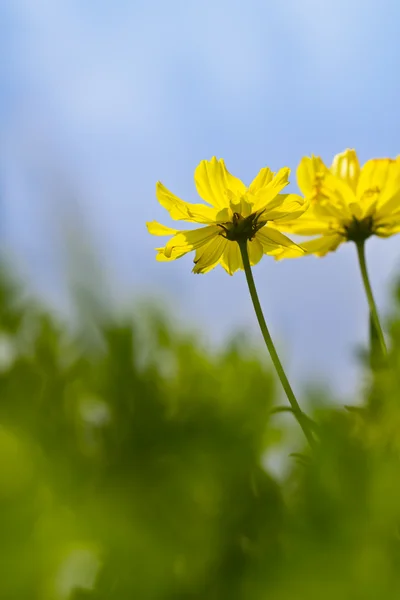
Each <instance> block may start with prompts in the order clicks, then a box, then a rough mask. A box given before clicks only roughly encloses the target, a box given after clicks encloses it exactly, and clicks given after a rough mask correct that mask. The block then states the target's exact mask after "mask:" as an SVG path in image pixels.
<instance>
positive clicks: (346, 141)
mask: <svg viewBox="0 0 400 600" xmlns="http://www.w3.org/2000/svg"><path fill="white" fill-rule="evenodd" d="M399 19H400V5H398V2H397V1H396V0H382V1H381V2H380V3H379V4H377V3H376V2H374V1H372V0H371V1H370V0H350V1H345V0H336V1H335V2H331V1H329V0H326V1H325V2H321V1H317V0H284V1H282V2H278V1H270V2H268V1H267V2H266V1H261V0H248V1H247V2H238V1H236V2H235V1H232V0H231V1H230V2H228V1H227V0H203V1H202V2H197V1H196V0H193V1H189V2H183V1H177V0H170V1H169V2H163V1H162V0H157V1H151V0H148V1H146V2H144V1H143V2H138V1H135V0H131V1H130V2H129V1H127V0H114V1H113V2H110V1H109V2H107V1H106V0H96V1H93V0H86V1H85V2H78V1H77V0H3V1H2V2H1V3H0V50H1V60H0V234H1V236H0V251H1V259H2V261H1V262H2V264H3V270H2V271H1V273H0V531H1V536H0V537H1V539H0V598H1V599H3V598H4V600H13V599H16V600H20V599H22V600H24V599H25V598H29V599H36V598H37V599H38V600H39V599H40V600H63V599H72V598H74V599H75V600H77V599H78V598H94V599H97V600H99V599H102V600H103V599H107V600H108V599H111V598H118V599H122V600H124V599H125V598H134V597H135V598H136V597H137V598H140V599H145V600H146V599H149V600H153V599H155V600H158V599H160V600H186V599H198V600H200V599H203V598H204V599H206V598H207V599H211V600H212V599H215V600H217V599H218V600H219V599H221V598H229V600H232V599H236V598H237V599H240V600H242V599H243V600H244V599H246V600H248V599H251V600H253V599H254V600H257V599H258V598H260V600H261V598H265V597H267V596H268V597H271V598H274V599H276V600H287V599H288V598H299V600H302V599H303V598H307V599H315V600H317V598H318V600H319V599H320V598H321V597H322V596H324V597H326V598H327V599H328V600H329V599H330V598H332V599H336V598H337V597H338V596H340V597H341V598H343V599H347V598H349V599H350V598H351V600H357V599H358V598H360V600H366V599H367V600H368V599H369V598H371V600H375V599H376V598H378V597H379V598H386V597H388V598H390V599H392V598H394V597H396V595H397V594H398V592H399V591H400V582H399V578H398V573H399V565H400V551H399V539H400V538H399V531H400V530H399V523H400V511H399V508H398V507H399V506H400V485H399V484H398V483H397V481H398V476H399V464H398V451H399V448H400V443H399V436H398V431H399V424H400V412H399V408H398V393H399V387H400V382H399V381H398V373H399V372H400V368H399V365H400V353H399V350H398V348H399V346H400V328H399V322H400V321H399V308H398V301H397V300H398V297H399V292H398V290H396V282H397V279H398V270H399V254H400V237H393V238H392V239H388V240H383V241H382V240H377V239H372V240H369V241H368V245H367V255H368V261H369V266H370V272H371V279H372V283H373V287H374V290H375V293H376V298H377V302H378V305H379V308H380V311H381V314H382V315H383V317H384V321H385V320H386V326H387V331H389V332H390V336H391V344H392V347H393V351H392V356H391V360H392V362H391V364H390V369H389V367H388V368H387V369H386V370H382V369H380V368H379V369H378V368H376V365H375V366H374V365H373V367H374V368H373V371H372V372H371V370H370V369H369V364H368V361H367V358H368V356H367V353H366V348H367V345H368V311H367V306H366V301H365V297H364V293H363V290H362V286H361V281H360V275H359V272H358V267H357V263H356V256H355V251H354V248H353V247H352V246H350V245H349V247H347V246H344V247H341V248H340V250H339V251H338V252H337V253H334V254H332V255H330V256H328V257H326V258H324V259H323V260H321V259H318V258H315V257H309V258H305V259H303V260H297V261H290V260H288V261H283V262H280V263H275V262H274V261H273V260H272V259H268V258H266V259H265V260H263V261H261V263H260V264H259V265H257V266H256V267H255V269H254V274H255V278H256V283H257V286H258V289H259V293H260V298H261V302H262V304H263V307H264V309H265V314H266V318H267V321H268V323H270V324H271V331H272V334H273V337H274V338H275V339H276V341H277V345H278V347H279V348H280V351H281V353H282V356H283V359H284V362H285V365H286V366H287V371H288V373H289V375H290V378H291V380H293V382H294V384H295V386H296V390H298V391H299V395H300V397H301V400H302V402H303V403H304V405H306V406H307V407H308V408H309V410H310V412H311V413H312V414H313V417H314V418H315V419H316V421H317V422H318V426H316V427H317V431H318V435H319V438H320V439H321V447H320V449H319V452H318V455H317V456H313V457H312V458H311V459H310V454H309V451H308V450H307V448H305V442H304V440H303V438H302V436H301V432H300V431H299V428H298V427H297V426H296V423H295V422H294V421H293V419H291V418H290V415H287V414H286V415H282V414H281V415H278V414H276V415H273V416H271V408H272V407H273V406H276V405H277V404H279V403H280V402H281V401H282V394H281V391H280V388H278V387H277V386H275V377H274V376H273V375H272V374H271V372H270V369H269V362H268V358H267V356H266V352H265V349H264V348H263V346H262V345H261V340H260V334H259V332H258V329H257V325H256V320H255V316H254V314H253V312H252V307H251V304H250V299H249V297H248V291H247V288H246V285H245V280H244V275H243V273H237V274H236V275H235V276H234V277H229V276H228V275H226V273H225V272H224V271H223V270H222V269H221V268H216V269H215V270H214V271H212V272H211V273H209V274H207V275H205V276H195V275H193V274H192V273H191V268H192V257H191V256H187V257H184V258H182V259H181V260H179V261H176V262H173V263H170V264H163V263H157V262H156V261H155V252H154V247H155V246H156V245H157V239H155V238H152V237H151V236H150V235H149V234H148V233H147V230H146V227H145V222H146V221H151V220H153V219H156V220H159V221H161V222H162V223H164V224H166V225H170V224H171V223H170V221H169V218H168V215H167V213H166V212H165V211H164V210H163V209H162V208H161V207H160V206H159V205H158V203H157V201H156V198H155V183H156V181H157V180H161V181H162V182H163V183H164V184H165V185H166V186H167V187H168V188H170V189H171V190H172V191H173V192H174V193H176V194H177V195H178V196H180V197H181V198H184V199H185V200H188V201H193V202H196V191H195V187H194V182H193V173H194V169H195V167H196V166H197V164H198V163H199V162H200V161H201V160H203V159H209V158H211V157H212V156H213V155H216V156H217V157H222V158H224V159H225V161H226V163H227V166H228V168H229V170H230V171H231V172H232V173H234V174H235V175H236V176H238V177H240V178H241V179H242V180H243V181H245V182H250V181H251V180H252V179H253V177H254V176H255V175H256V174H257V172H258V171H259V169H261V168H262V167H263V166H266V165H268V166H270V167H271V168H272V169H273V170H277V169H279V168H280V167H282V166H289V167H290V168H291V169H292V184H291V188H290V189H291V190H292V191H296V189H297V188H296V180H295V171H296V167H297V164H298V162H299V160H300V159H301V158H302V156H304V155H309V154H311V153H314V154H319V155H321V156H322V157H323V159H324V160H325V161H326V162H328V163H330V161H331V160H332V158H333V156H334V154H336V153H338V152H341V151H342V150H344V149H345V148H347V147H354V148H356V150H357V152H358V155H359V157H360V160H361V162H364V161H366V160H367V159H369V158H371V157H378V156H396V155H397V154H399V142H398V139H399V134H400V117H399V109H398V107H399V101H400V87H399V86H400V84H399V80H398V77H397V76H396V74H397V72H398V70H399V68H400V46H399V42H398V22H399ZM344 404H350V405H352V406H353V407H354V405H360V404H362V408H359V409H357V410H355V409H354V408H353V410H347V411H345V410H344V409H342V408H341V407H342V406H343V405H344ZM293 453H294V454H293ZM292 454H293V455H292Z"/></svg>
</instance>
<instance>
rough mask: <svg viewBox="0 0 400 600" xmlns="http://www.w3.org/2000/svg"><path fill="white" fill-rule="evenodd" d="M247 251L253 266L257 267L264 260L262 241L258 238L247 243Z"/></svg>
mask: <svg viewBox="0 0 400 600" xmlns="http://www.w3.org/2000/svg"><path fill="white" fill-rule="evenodd" d="M247 251H248V253H249V260H250V264H251V265H252V266H254V265H256V264H257V263H258V262H260V260H261V259H262V256H263V254H264V249H263V247H262V244H261V242H260V240H258V239H257V237H255V238H253V239H252V240H251V241H248V242H247Z"/></svg>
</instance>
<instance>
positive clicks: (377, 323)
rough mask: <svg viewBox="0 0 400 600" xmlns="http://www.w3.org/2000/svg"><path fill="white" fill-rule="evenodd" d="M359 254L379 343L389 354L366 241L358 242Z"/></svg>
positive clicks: (384, 353)
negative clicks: (366, 253)
mask: <svg viewBox="0 0 400 600" xmlns="http://www.w3.org/2000/svg"><path fill="white" fill-rule="evenodd" d="M356 246H357V254H358V262H359V264H360V270H361V276H362V280H363V284H364V289H365V293H366V295H367V300H368V305H369V310H370V313H371V318H372V322H373V324H374V326H375V331H376V334H377V336H378V339H379V343H380V346H381V349H382V352H383V355H384V356H387V347H386V342H385V337H384V335H383V331H382V327H381V323H380V321H379V316H378V311H377V309H376V304H375V300H374V295H373V293H372V287H371V283H370V281H369V277H368V271H367V264H366V262H365V241H362V242H357V243H356Z"/></svg>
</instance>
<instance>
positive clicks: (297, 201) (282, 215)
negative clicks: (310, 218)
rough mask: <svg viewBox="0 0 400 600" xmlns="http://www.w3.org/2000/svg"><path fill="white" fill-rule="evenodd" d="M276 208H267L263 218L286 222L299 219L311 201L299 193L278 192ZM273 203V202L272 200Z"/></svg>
mask: <svg viewBox="0 0 400 600" xmlns="http://www.w3.org/2000/svg"><path fill="white" fill-rule="evenodd" d="M273 204H276V208H275V209H273V208H271V209H270V210H268V209H265V210H264V211H263V213H262V218H263V219H264V218H265V220H266V221H274V222H279V224H281V223H285V222H286V221H292V220H296V219H298V218H299V217H300V216H301V215H302V214H303V213H304V212H305V211H306V210H307V209H308V207H309V205H310V203H309V202H308V201H306V200H305V199H304V198H303V197H302V196H299V195H298V194H278V196H277V198H276V202H275V201H274V203H273ZM271 205H272V202H271Z"/></svg>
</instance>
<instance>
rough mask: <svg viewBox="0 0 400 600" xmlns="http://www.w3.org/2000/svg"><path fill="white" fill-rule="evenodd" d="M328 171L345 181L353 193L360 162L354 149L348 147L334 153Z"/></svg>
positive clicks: (355, 187)
mask: <svg viewBox="0 0 400 600" xmlns="http://www.w3.org/2000/svg"><path fill="white" fill-rule="evenodd" d="M330 172H331V173H332V174H333V175H334V176H335V177H339V179H342V180H343V181H345V182H346V183H347V185H348V186H349V187H350V188H351V189H352V190H353V192H354V193H355V191H356V189H357V184H358V179H359V176H360V163H359V162H358V158H357V154H356V151H355V150H353V149H349V148H348V149H347V150H345V151H344V152H341V153H340V154H336V156H335V157H334V159H333V161H332V165H331V168H330Z"/></svg>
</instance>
